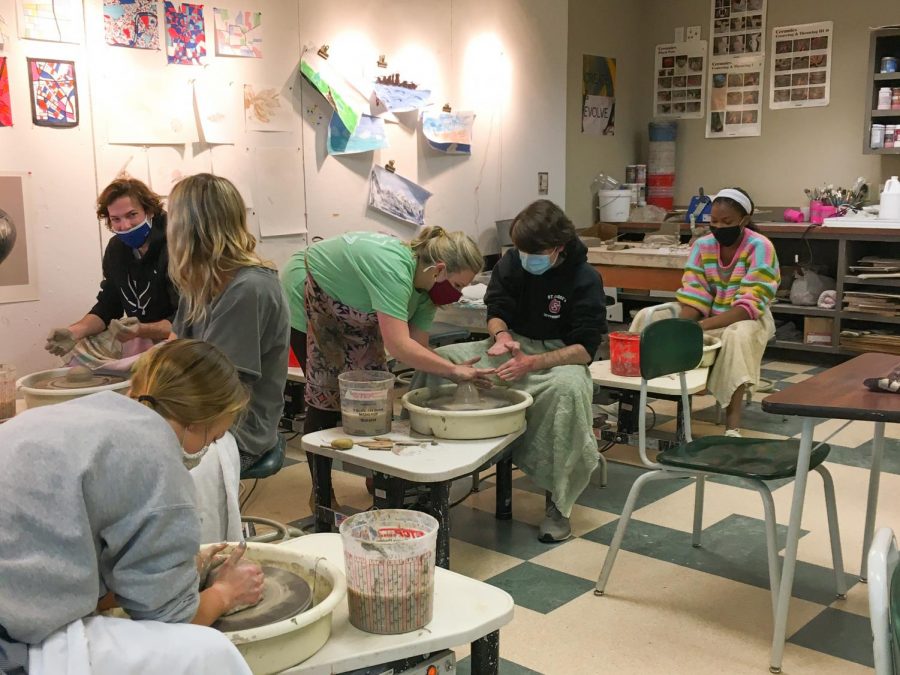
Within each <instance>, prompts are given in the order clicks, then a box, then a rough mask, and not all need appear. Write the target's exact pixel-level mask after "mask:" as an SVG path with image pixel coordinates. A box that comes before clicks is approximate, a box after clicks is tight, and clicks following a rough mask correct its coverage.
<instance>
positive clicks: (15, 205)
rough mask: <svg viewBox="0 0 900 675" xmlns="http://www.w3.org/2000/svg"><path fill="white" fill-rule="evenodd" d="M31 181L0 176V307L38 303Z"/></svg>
mask: <svg viewBox="0 0 900 675" xmlns="http://www.w3.org/2000/svg"><path fill="white" fill-rule="evenodd" d="M30 180H31V179H30V177H29V176H28V175H27V174H16V173H0V303H4V302H24V301H27V300H37V299H38V285H37V256H36V251H35V238H34V236H32V235H33V234H34V232H33V229H32V228H33V224H32V216H33V213H32V211H31V209H30V204H29V189H28V188H29V185H28V182H29V181H30Z"/></svg>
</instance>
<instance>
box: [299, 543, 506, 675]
mask: <svg viewBox="0 0 900 675" xmlns="http://www.w3.org/2000/svg"><path fill="white" fill-rule="evenodd" d="M281 545H282V546H290V547H291V548H292V549H293V550H295V551H299V552H303V553H313V554H315V555H321V556H325V558H327V559H328V560H329V561H331V562H332V563H334V564H336V565H337V566H338V567H341V568H342V567H343V565H344V546H343V544H342V543H341V535H339V534H310V535H307V536H305V537H299V538H297V539H292V540H291V541H288V542H285V543H284V544H281ZM513 608H514V603H513V599H512V597H510V595H509V593H507V592H506V591H503V590H500V589H499V588H497V587H495V586H491V585H490V584H486V583H484V582H481V581H476V580H474V579H470V578H468V577H464V576H463V575H461V574H457V573H456V572H451V571H449V570H445V569H441V568H440V567H437V568H435V570H434V616H433V618H432V620H431V623H429V624H428V625H427V626H425V628H422V629H420V630H417V631H413V632H411V633H402V634H400V635H374V634H372V633H365V632H363V631H361V630H359V629H357V628H354V627H353V626H352V625H351V624H350V618H349V613H348V609H347V601H346V600H344V601H343V602H341V603H339V604H338V606H337V607H336V608H335V610H334V615H333V618H332V625H331V638H329V640H328V642H326V643H325V646H324V647H322V649H320V650H319V651H318V652H316V653H315V654H313V655H312V656H311V657H310V658H309V659H307V660H306V661H304V662H303V663H301V664H299V665H296V666H293V667H292V668H289V669H288V670H285V671H283V672H284V673H305V674H306V675H330V674H331V673H342V672H345V671H348V670H354V669H356V668H363V667H365V666H372V665H377V664H380V663H387V662H390V661H396V660H398V659H405V658H409V657H412V656H418V655H419V654H427V653H429V652H436V651H440V650H442V649H449V648H451V647H457V646H459V645H463V644H466V643H469V642H472V641H474V640H477V639H478V638H481V637H484V636H485V635H488V634H489V633H492V632H494V631H495V630H499V629H500V628H501V627H503V626H505V625H506V624H508V623H509V622H510V621H512V618H513Z"/></svg>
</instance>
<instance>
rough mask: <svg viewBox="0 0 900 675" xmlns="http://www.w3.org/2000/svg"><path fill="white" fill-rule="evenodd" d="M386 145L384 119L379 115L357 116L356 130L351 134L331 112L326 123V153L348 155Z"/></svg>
mask: <svg viewBox="0 0 900 675" xmlns="http://www.w3.org/2000/svg"><path fill="white" fill-rule="evenodd" d="M387 146H388V142H387V136H385V133H384V120H383V119H381V118H380V117H372V116H370V115H363V116H362V117H360V118H359V124H358V125H357V126H356V131H354V132H353V133H352V134H351V133H350V132H349V131H347V127H345V126H344V124H343V122H341V118H340V117H339V116H338V114H337V113H332V114H331V122H330V123H329V124H328V154H329V155H350V154H354V153H359V152H371V151H372V150H378V149H380V148H386V147H387Z"/></svg>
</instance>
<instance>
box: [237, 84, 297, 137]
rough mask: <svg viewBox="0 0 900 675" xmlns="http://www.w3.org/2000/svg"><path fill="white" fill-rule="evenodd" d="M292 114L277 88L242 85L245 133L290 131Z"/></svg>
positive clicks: (292, 121)
mask: <svg viewBox="0 0 900 675" xmlns="http://www.w3.org/2000/svg"><path fill="white" fill-rule="evenodd" d="M293 112H294V111H293V108H292V107H291V104H290V102H288V101H287V100H286V99H285V98H284V96H282V95H281V90H280V89H279V88H278V87H274V86H271V87H269V86H266V85H259V84H245V85H244V128H245V129H246V130H247V131H292V130H293V129H294V114H293Z"/></svg>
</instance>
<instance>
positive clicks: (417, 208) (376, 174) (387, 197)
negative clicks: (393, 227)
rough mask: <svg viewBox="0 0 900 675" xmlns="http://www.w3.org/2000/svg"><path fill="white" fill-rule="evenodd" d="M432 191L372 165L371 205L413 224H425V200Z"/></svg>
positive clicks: (370, 178) (370, 182)
mask: <svg viewBox="0 0 900 675" xmlns="http://www.w3.org/2000/svg"><path fill="white" fill-rule="evenodd" d="M429 197H431V193H430V192H429V191H428V190H426V189H425V188H423V187H421V186H420V185H416V184H415V183H413V182H412V181H410V180H407V179H406V178H403V177H402V176H398V175H397V174H395V173H392V172H391V171H388V170H387V169H385V168H384V167H382V166H374V167H372V173H371V175H370V176H369V206H370V207H371V208H373V209H375V210H377V211H381V212H382V213H386V214H387V215H389V216H393V217H394V218H397V219H399V220H403V221H405V222H407V223H412V224H413V225H419V226H422V225H424V224H425V202H427V201H428V199H429Z"/></svg>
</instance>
